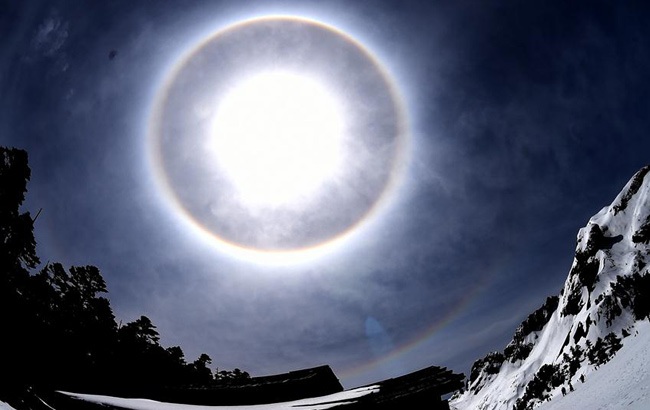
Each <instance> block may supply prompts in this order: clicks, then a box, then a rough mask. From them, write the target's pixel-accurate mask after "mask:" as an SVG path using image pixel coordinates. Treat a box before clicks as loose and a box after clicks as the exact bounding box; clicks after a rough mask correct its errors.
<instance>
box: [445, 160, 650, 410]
mask: <svg viewBox="0 0 650 410" xmlns="http://www.w3.org/2000/svg"><path fill="white" fill-rule="evenodd" d="M649 170H650V167H645V168H643V169H642V170H640V171H639V172H637V174H635V175H634V177H633V178H632V179H631V180H630V181H629V182H628V183H627V185H626V186H625V188H624V189H623V191H622V192H621V193H620V194H619V195H618V196H617V198H616V199H615V200H614V202H613V203H612V204H611V205H610V206H609V207H605V208H603V209H602V210H601V211H600V212H599V213H598V214H596V215H595V216H594V217H592V218H591V219H590V220H589V223H588V224H587V226H586V227H584V228H582V229H581V230H580V231H579V232H578V243H577V246H576V254H575V258H574V261H573V265H572V267H571V270H570V272H569V276H568V278H567V280H566V282H565V285H564V288H563V289H562V292H561V293H560V295H558V296H552V297H549V298H548V299H547V300H546V302H545V303H544V305H543V306H542V307H541V308H540V309H538V310H537V311H535V312H533V313H532V314H531V315H530V316H529V317H528V318H527V319H526V320H525V321H524V322H523V323H522V324H521V325H520V326H519V327H518V328H517V330H516V331H515V335H514V337H513V340H512V341H511V342H510V343H509V344H508V346H506V348H505V349H504V351H503V352H493V353H490V354H488V355H487V356H486V357H484V358H483V359H480V360H478V361H476V362H475V363H474V366H473V367H472V371H471V375H470V383H469V389H468V390H467V391H466V392H465V393H464V394H462V395H461V396H460V397H458V398H456V399H454V400H453V401H452V403H451V406H452V408H456V409H458V410H506V409H507V410H512V409H515V410H524V409H532V408H535V407H537V406H538V405H539V404H540V403H543V402H544V401H547V400H550V399H552V398H554V397H562V391H563V390H564V391H565V392H566V393H568V395H567V397H569V396H571V395H572V394H574V392H572V391H571V390H573V389H574V388H577V386H578V384H582V383H581V381H582V380H587V381H588V380H589V379H590V378H592V376H595V372H596V370H597V369H598V368H599V367H600V366H603V365H604V364H605V363H607V362H608V361H609V360H610V359H611V358H612V357H613V356H614V355H615V354H616V352H617V351H618V350H619V349H621V346H622V345H625V349H634V347H631V346H629V345H631V344H632V345H633V344H638V343H640V341H641V340H645V339H643V338H633V337H632V338H631V337H630V335H631V334H634V332H635V330H634V329H635V327H636V326H638V322H639V321H640V320H642V319H644V318H646V317H648V314H649V313H650V275H647V273H648V268H647V267H646V265H647V264H650V246H649V245H648V243H649V242H650V173H649V172H648V171H649ZM610 369H611V366H610ZM600 377H603V376H599V378H600ZM613 377H616V376H613ZM586 385H587V384H585V386H586ZM646 405H647V407H646V408H650V403H646ZM580 408H582V406H580Z"/></svg>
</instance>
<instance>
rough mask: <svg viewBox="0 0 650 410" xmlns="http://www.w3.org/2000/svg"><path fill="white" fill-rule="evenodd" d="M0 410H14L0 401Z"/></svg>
mask: <svg viewBox="0 0 650 410" xmlns="http://www.w3.org/2000/svg"><path fill="white" fill-rule="evenodd" d="M0 410H14V408H13V407H11V406H10V405H8V404H7V403H5V402H4V401H0Z"/></svg>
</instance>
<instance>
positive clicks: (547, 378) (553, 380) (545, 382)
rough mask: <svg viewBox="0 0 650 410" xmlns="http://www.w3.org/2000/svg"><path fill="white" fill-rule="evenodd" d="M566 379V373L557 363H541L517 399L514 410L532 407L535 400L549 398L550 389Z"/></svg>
mask: <svg viewBox="0 0 650 410" xmlns="http://www.w3.org/2000/svg"><path fill="white" fill-rule="evenodd" d="M566 380H567V374H566V372H565V371H564V370H563V369H562V368H561V367H560V366H559V365H552V364H545V365H543V366H542V367H540V368H539V370H538V371H537V373H536V374H535V376H534V377H533V379H532V380H531V381H530V382H528V384H527V385H526V390H525V392H524V395H523V396H522V397H520V398H519V399H517V402H516V403H515V406H514V410H530V409H532V408H533V407H535V405H536V403H537V402H542V401H545V400H547V399H549V398H550V396H549V393H550V391H551V390H553V388H555V387H558V386H560V385H562V384H563V383H564V382H565V381H566Z"/></svg>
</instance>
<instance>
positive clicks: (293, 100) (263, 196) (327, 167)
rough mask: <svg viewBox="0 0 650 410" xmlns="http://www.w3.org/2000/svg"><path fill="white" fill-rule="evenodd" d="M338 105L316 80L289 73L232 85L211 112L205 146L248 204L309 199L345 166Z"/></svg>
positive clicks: (262, 75) (259, 76)
mask: <svg viewBox="0 0 650 410" xmlns="http://www.w3.org/2000/svg"><path fill="white" fill-rule="evenodd" d="M344 142H345V123H344V117H343V113H342V107H341V102H340V101H339V100H338V99H337V98H336V97H335V96H334V95H333V94H332V93H331V92H329V91H328V89H327V87H326V86H325V85H324V84H322V83H321V82H319V81H317V80H315V79H313V78H310V77H308V76H306V75H301V74H298V73H292V72H287V71H276V72H263V73H258V74H256V75H253V76H251V77H250V78H246V79H244V80H242V81H240V82H239V83H237V84H235V85H234V86H233V87H232V88H231V89H230V90H229V91H228V92H227V93H225V96H224V97H223V98H222V99H221V101H220V103H219V104H218V107H217V109H216V114H215V116H214V122H213V124H212V127H211V135H210V137H209V138H208V139H207V140H206V143H207V150H208V151H209V152H210V153H211V154H212V155H213V157H214V161H215V166H217V167H219V168H220V169H221V171H222V172H224V173H225V174H226V175H227V176H228V178H229V180H230V182H231V183H232V185H233V186H234V187H235V188H236V191H237V194H238V195H239V197H240V198H239V199H240V200H241V202H242V203H244V204H247V205H248V206H251V207H259V206H263V207H266V206H271V207H277V206H287V205H292V204H294V205H295V204H299V203H300V202H301V201H304V200H306V199H309V197H310V196H312V195H313V194H314V193H315V192H316V191H318V190H319V188H320V187H322V185H323V184H324V183H325V182H327V181H328V180H332V179H335V178H336V177H337V173H338V172H340V171H341V169H342V166H341V165H342V163H343V151H344V149H343V144H344Z"/></svg>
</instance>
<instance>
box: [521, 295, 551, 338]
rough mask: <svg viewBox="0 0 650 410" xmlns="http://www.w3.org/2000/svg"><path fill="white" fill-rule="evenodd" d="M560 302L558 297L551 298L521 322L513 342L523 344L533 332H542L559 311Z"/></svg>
mask: <svg viewBox="0 0 650 410" xmlns="http://www.w3.org/2000/svg"><path fill="white" fill-rule="evenodd" d="M559 301H560V298H559V297H558V296H549V297H548V298H546V301H544V304H543V305H542V306H541V307H540V308H539V309H537V310H536V311H534V312H533V313H531V314H530V315H528V317H527V318H526V319H525V320H524V321H523V322H521V324H520V325H519V327H517V330H515V335H514V337H513V341H516V342H521V341H523V340H524V338H525V337H526V336H528V335H529V334H531V333H532V332H538V331H540V330H542V329H543V328H544V326H546V324H547V323H548V321H549V320H550V319H551V316H552V315H553V312H555V310H556V309H557V305H558V303H559Z"/></svg>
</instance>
